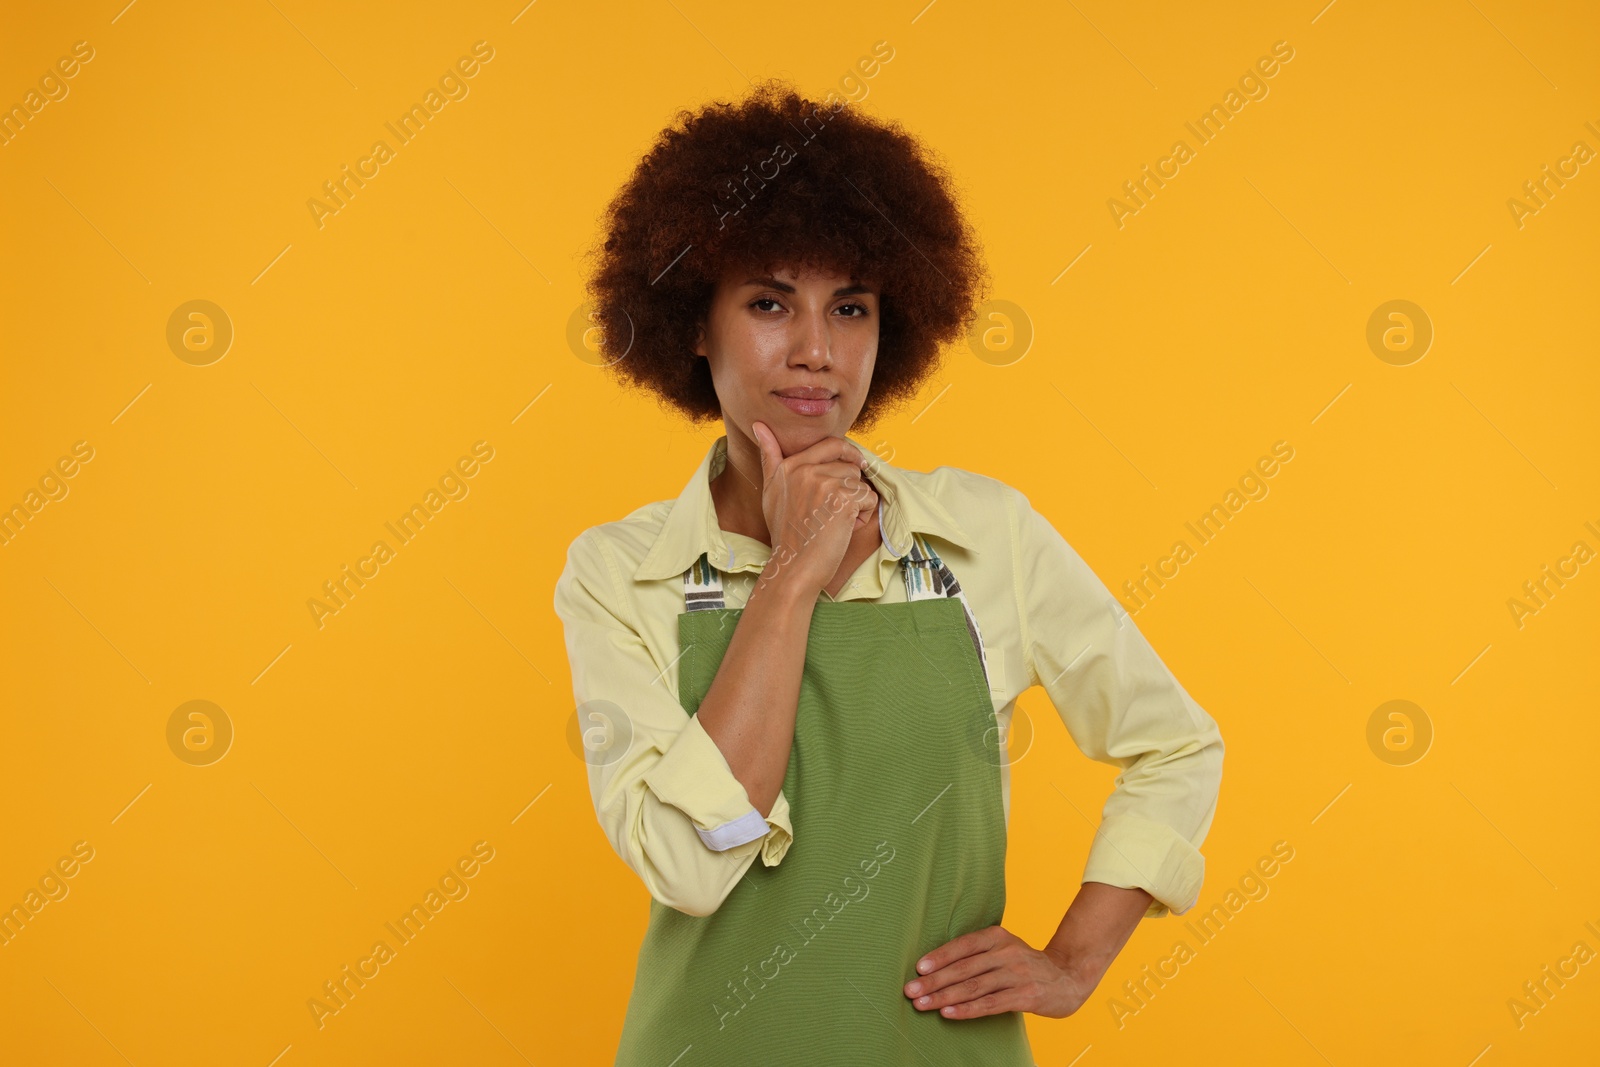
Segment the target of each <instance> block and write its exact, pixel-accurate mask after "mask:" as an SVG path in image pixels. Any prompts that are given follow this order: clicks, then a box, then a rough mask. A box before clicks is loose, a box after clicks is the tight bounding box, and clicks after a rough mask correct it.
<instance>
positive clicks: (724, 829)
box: [694, 808, 770, 852]
mask: <svg viewBox="0 0 1600 1067" xmlns="http://www.w3.org/2000/svg"><path fill="white" fill-rule="evenodd" d="M694 829H695V833H697V834H699V835H700V840H702V841H704V842H705V843H706V847H707V848H709V849H712V850H713V851H716V852H723V851H726V850H727V849H730V848H734V847H735V846H737V845H743V844H747V843H748V842H751V841H754V840H756V839H757V838H760V837H765V836H767V831H768V830H769V829H770V827H769V826H767V820H766V817H765V816H763V815H762V814H761V812H759V811H757V810H756V809H755V808H751V809H750V810H749V811H747V812H745V813H744V814H743V815H741V816H739V817H738V818H737V819H734V820H732V821H730V822H725V823H723V824H722V825H721V826H718V827H716V828H715V829H711V830H702V829H700V827H698V826H696V827H695V828H694Z"/></svg>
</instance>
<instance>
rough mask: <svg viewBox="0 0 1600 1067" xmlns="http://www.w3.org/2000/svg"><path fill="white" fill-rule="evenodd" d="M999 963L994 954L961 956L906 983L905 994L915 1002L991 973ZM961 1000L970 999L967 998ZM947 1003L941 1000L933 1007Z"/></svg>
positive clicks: (982, 953) (983, 953)
mask: <svg viewBox="0 0 1600 1067" xmlns="http://www.w3.org/2000/svg"><path fill="white" fill-rule="evenodd" d="M999 963H1000V961H999V960H997V959H996V958H995V956H994V954H993V953H991V952H980V953H979V954H978V955H976V956H963V957H962V958H961V959H959V960H955V961H954V962H952V963H947V964H945V965H944V966H943V967H940V968H939V969H938V970H937V971H934V972H933V973H931V974H926V975H923V976H922V977H921V978H913V979H912V980H911V981H909V982H907V983H906V985H905V994H906V996H908V997H910V998H912V999H913V1000H916V999H918V998H920V997H923V996H926V995H928V994H930V993H937V992H940V991H942V990H946V989H948V988H950V987H951V986H953V985H956V984H957V983H958V982H964V981H966V980H967V979H969V978H972V977H974V976H976V975H979V974H983V973H985V972H986V971H992V970H994V969H995V968H996V966H998V964H999ZM963 999H971V998H970V997H968V998H963ZM948 1003H950V1001H948V1000H941V1001H939V1002H938V1004H935V1005H934V1006H935V1007H938V1005H939V1004H948Z"/></svg>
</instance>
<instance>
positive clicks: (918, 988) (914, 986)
mask: <svg viewBox="0 0 1600 1067" xmlns="http://www.w3.org/2000/svg"><path fill="white" fill-rule="evenodd" d="M907 992H909V993H910V994H911V995H912V996H916V995H917V994H918V993H920V992H922V983H921V982H912V983H911V985H910V986H908V987H907Z"/></svg>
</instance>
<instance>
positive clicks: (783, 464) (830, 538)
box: [751, 422, 878, 595]
mask: <svg viewBox="0 0 1600 1067" xmlns="http://www.w3.org/2000/svg"><path fill="white" fill-rule="evenodd" d="M751 430H752V432H753V433H754V435H755V439H756V445H757V447H759V448H760V449H761V476H762V480H761V510H762V513H763V514H764V515H765V517H766V520H767V531H768V536H769V537H771V538H772V558H773V560H775V561H776V564H775V565H776V567H777V570H776V571H775V572H774V571H772V570H771V569H770V568H769V571H768V573H766V574H764V575H763V580H764V581H765V580H770V579H771V578H773V577H777V576H778V575H782V576H783V577H784V579H785V580H789V581H794V582H796V583H799V584H798V586H797V588H800V589H803V590H805V591H806V592H807V593H808V594H810V595H815V594H817V593H820V592H822V590H824V589H826V588H827V586H828V583H829V582H831V581H833V577H834V575H835V574H837V573H838V571H839V565H840V564H841V563H842V562H843V561H844V555H845V552H846V551H848V549H849V548H850V539H851V537H852V535H853V534H854V533H855V531H856V530H858V529H860V528H861V527H862V526H865V525H866V524H867V523H869V522H876V521H877V512H878V494H877V493H875V492H873V491H872V488H871V486H870V485H868V484H867V482H866V480H865V479H864V478H862V476H861V472H862V470H863V469H864V468H865V467H866V465H867V458H866V456H865V455H863V454H862V452H861V450H860V449H859V448H857V447H856V446H855V445H854V444H852V443H851V442H850V441H848V440H846V439H845V438H843V437H824V438H823V439H822V440H820V441H818V442H817V443H816V444H814V445H812V446H811V447H809V448H805V449H802V450H801V451H799V452H796V453H795V454H794V455H792V456H788V457H785V456H784V455H783V452H782V450H780V449H779V448H778V439H777V437H776V436H775V435H774V434H773V432H772V430H771V429H770V428H769V427H768V426H767V425H766V424H765V423H763V422H754V423H752V424H751Z"/></svg>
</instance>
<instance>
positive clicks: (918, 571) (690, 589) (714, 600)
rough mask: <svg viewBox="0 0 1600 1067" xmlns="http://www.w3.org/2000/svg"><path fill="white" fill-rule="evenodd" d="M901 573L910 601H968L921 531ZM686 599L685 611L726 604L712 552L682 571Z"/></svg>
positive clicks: (902, 563) (913, 539)
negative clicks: (954, 598)
mask: <svg viewBox="0 0 1600 1067" xmlns="http://www.w3.org/2000/svg"><path fill="white" fill-rule="evenodd" d="M900 574H901V577H903V578H904V579H905V583H906V599H907V600H931V599H934V598H936V597H945V596H955V597H961V599H962V601H963V602H965V601H966V597H965V596H962V593H961V583H959V582H957V581H956V578H955V575H953V574H951V573H950V568H949V567H947V566H945V563H944V560H942V559H940V558H939V554H938V553H937V552H935V551H934V550H933V546H932V545H930V544H929V543H928V542H927V541H926V540H925V539H924V538H923V536H922V535H921V534H918V533H914V534H912V535H911V549H910V551H908V552H907V553H906V554H905V555H904V556H901V557H900ZM683 601H684V609H685V610H686V611H712V610H721V609H722V608H724V607H726V606H727V605H726V600H725V599H724V597H723V593H722V572H721V571H719V570H717V568H716V567H714V566H712V563H711V556H710V553H707V552H702V553H700V558H699V559H697V560H695V561H694V563H693V564H691V565H690V567H689V569H688V570H686V571H684V572H683Z"/></svg>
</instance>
